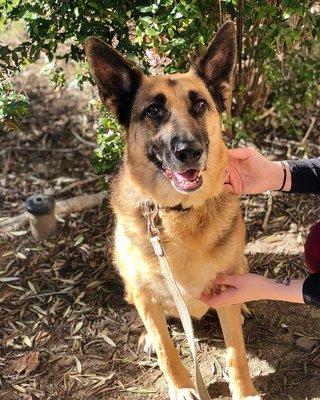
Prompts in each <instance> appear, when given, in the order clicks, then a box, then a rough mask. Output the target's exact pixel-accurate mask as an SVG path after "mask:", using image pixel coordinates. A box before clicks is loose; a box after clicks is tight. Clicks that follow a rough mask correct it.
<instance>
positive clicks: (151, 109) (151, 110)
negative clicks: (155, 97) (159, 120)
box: [146, 104, 163, 117]
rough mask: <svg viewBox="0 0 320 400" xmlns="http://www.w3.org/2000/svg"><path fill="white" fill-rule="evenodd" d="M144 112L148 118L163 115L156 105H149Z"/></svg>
mask: <svg viewBox="0 0 320 400" xmlns="http://www.w3.org/2000/svg"><path fill="white" fill-rule="evenodd" d="M146 111H147V115H148V116H149V117H159V116H161V115H162V114H163V110H162V108H161V107H160V106H158V105H157V104H150V105H149V106H148V107H147V110H146Z"/></svg>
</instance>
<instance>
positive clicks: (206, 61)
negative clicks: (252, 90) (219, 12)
mask: <svg viewBox="0 0 320 400" xmlns="http://www.w3.org/2000/svg"><path fill="white" fill-rule="evenodd" d="M236 60H237V38H236V30H235V25H234V23H233V22H232V21H228V22H226V23H224V24H223V25H222V27H221V28H220V29H219V31H218V32H217V33H216V35H215V37H214V38H213V39H212V41H211V42H210V44H209V46H208V47H207V50H206V52H205V54H204V55H203V56H202V57H200V58H199V59H198V60H197V61H196V64H195V66H194V67H193V68H194V70H195V71H196V73H197V74H198V75H199V76H200V77H201V78H202V79H203V80H204V82H205V84H206V86H207V87H208V89H209V91H210V93H211V96H212V97H213V99H214V100H215V103H216V105H217V107H218V111H219V112H222V111H224V110H227V111H230V108H231V99H232V89H233V81H234V73H235V66H236Z"/></svg>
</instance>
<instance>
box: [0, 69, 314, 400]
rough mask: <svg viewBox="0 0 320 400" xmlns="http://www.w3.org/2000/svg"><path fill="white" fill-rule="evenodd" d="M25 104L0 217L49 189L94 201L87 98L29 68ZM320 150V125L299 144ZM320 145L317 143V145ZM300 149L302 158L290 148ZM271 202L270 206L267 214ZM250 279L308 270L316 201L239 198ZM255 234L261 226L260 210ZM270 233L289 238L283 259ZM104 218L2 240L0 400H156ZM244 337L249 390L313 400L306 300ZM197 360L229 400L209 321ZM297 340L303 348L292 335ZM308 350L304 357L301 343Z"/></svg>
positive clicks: (99, 211) (199, 328) (10, 137)
mask: <svg viewBox="0 0 320 400" xmlns="http://www.w3.org/2000/svg"><path fill="white" fill-rule="evenodd" d="M18 84H19V85H20V87H21V88H23V89H24V90H26V91H27V93H28V95H29V97H30V100H31V104H32V106H31V110H30V114H29V116H28V117H27V118H25V120H24V122H23V124H22V126H21V131H19V132H13V133H10V134H7V135H6V136H2V137H0V159H1V165H2V166H3V168H1V170H0V200H1V202H0V210H1V214H0V217H1V218H4V217H8V216H14V215H16V214H18V213H20V212H22V211H23V210H24V201H25V200H26V198H27V197H28V196H29V195H31V194H34V193H36V192H42V191H44V190H51V191H53V192H54V193H55V195H56V199H62V198H69V197H72V196H76V195H79V194H82V193H90V192H97V191H99V190H100V189H101V188H102V187H103V184H104V183H103V179H100V180H99V179H97V180H94V177H95V175H94V172H93V170H92V167H91V164H90V154H91V152H92V149H93V147H92V146H91V145H90V144H88V143H85V142H83V140H82V141H81V140H80V139H79V136H80V138H83V139H85V140H86V141H87V142H94V136H93V132H94V124H95V123H96V119H95V118H96V117H95V116H92V115H91V113H90V112H88V111H87V110H86V104H87V100H88V96H89V95H90V93H89V92H86V93H81V92H79V91H76V90H71V89H65V90H63V91H54V90H53V88H52V87H51V86H49V85H48V83H47V81H46V80H45V79H44V78H43V77H41V76H40V75H39V70H38V69H37V68H30V69H29V70H28V71H26V72H24V73H23V74H22V76H21V77H20V78H19V80H18ZM309 141H310V143H311V144H312V143H313V145H312V146H310V145H309V146H307V147H306V149H307V151H308V155H309V156H311V155H313V154H315V153H316V151H317V149H319V145H320V142H319V126H318V127H317V129H316V130H315V132H314V133H313V134H312V135H311V136H310V137H309ZM315 145H316V146H318V147H316V146H315ZM259 147H260V148H263V150H264V151H265V153H266V154H268V155H271V156H273V157H274V158H283V157H284V158H285V157H286V156H287V154H292V155H295V154H297V150H299V149H300V147H301V146H300V147H299V146H297V144H296V143H295V142H288V143H286V144H285V145H283V143H282V142H279V143H278V141H277V140H276V138H275V137H274V136H273V135H272V133H269V134H268V135H265V136H262V137H261V139H260V143H259ZM300 150H301V149H300ZM268 204H269V206H268ZM242 205H243V212H244V215H245V220H246V224H247V228H248V241H249V242H252V241H254V240H257V239H258V240H262V241H264V243H267V244H270V246H273V247H271V249H273V251H271V252H268V251H266V250H265V249H264V247H262V249H260V250H259V249H258V247H253V250H252V249H251V250H250V251H249V250H248V253H250V254H249V262H250V267H251V270H252V271H255V272H258V273H261V274H265V275H268V276H280V277H282V278H283V277H286V276H290V277H299V276H304V275H305V274H306V269H305V267H304V261H303V256H302V252H301V249H302V243H303V239H304V237H305V235H306V233H307V230H308V227H309V226H310V224H311V223H312V222H313V221H316V220H317V219H318V218H319V210H320V204H319V200H318V199H317V198H316V197H314V196H300V195H288V194H279V195H274V196H273V197H268V195H261V196H255V197H244V198H243V199H242ZM268 209H269V211H270V216H269V218H267V220H265V230H262V224H263V222H264V219H266V214H268ZM276 233H283V234H286V235H287V234H288V233H291V234H292V238H293V239H292V240H291V239H290V241H289V243H288V246H289V251H290V252H291V254H290V255H288V254H286V253H285V252H284V251H283V249H282V250H281V244H282V243H279V241H276V240H274V239H273V238H274V237H275V236H273V235H274V234H276ZM111 235H112V216H111V215H110V212H109V210H108V205H107V200H106V201H105V202H104V203H103V204H101V206H100V207H96V208H93V209H89V210H87V211H85V212H83V213H82V214H71V215H70V216H68V217H64V218H63V219H60V221H59V231H58V234H57V236H56V237H55V238H54V239H52V240H48V241H45V242H36V241H34V240H33V239H32V238H31V236H30V234H29V231H28V229H26V230H19V231H16V232H14V233H13V234H12V235H6V234H4V233H2V235H1V236H0V246H1V252H0V321H1V325H0V399H1V400H17V399H19V400H22V399H23V400H32V399H46V400H51V399H55V400H58V399H64V400H69V399H90V400H100V399H108V400H113V399H136V398H137V399H159V400H160V399H167V394H166V385H165V381H164V378H163V376H162V374H161V372H160V371H159V368H158V364H157V360H156V359H155V358H152V357H148V356H146V355H143V354H137V340H138V337H139V335H140V333H141V331H142V324H141V321H140V320H139V318H138V317H137V313H136V311H135V309H134V308H133V307H131V306H129V305H128V304H126V303H125V301H124V299H123V288H122V284H121V281H120V279H119V277H118V275H117V273H116V271H115V269H114V267H113V266H112V265H111V262H110V244H111V241H112V237H111ZM250 309H251V311H252V317H251V318H249V319H246V321H245V324H244V335H245V341H246V347H247V353H248V358H249V363H250V370H251V374H252V376H253V377H254V378H253V379H254V383H255V385H256V386H257V388H258V389H259V390H260V392H261V393H263V394H265V398H266V399H270V400H280V399H290V400H306V399H308V400H311V399H320V334H319V327H320V323H319V321H320V311H319V310H316V309H314V308H312V307H308V306H305V305H291V304H287V303H281V302H267V301H262V302H253V303H251V304H250ZM170 330H171V334H172V336H173V338H174V341H175V343H176V345H177V347H178V348H179V351H180V353H181V356H182V358H183V360H184V361H185V363H186V365H188V366H190V365H191V364H190V356H189V352H188V349H187V347H186V341H185V335H184V333H183V331H182V330H181V326H180V323H179V322H178V321H174V320H173V321H170ZM195 330H196V337H197V340H198V344H199V357H200V364H201V369H202V371H203V374H204V377H205V381H206V383H207V384H208V385H209V391H210V395H211V397H212V398H219V399H227V398H229V391H228V384H227V374H226V371H225V362H224V354H225V351H224V344H223V339H222V333H221V329H220V326H219V322H218V319H217V316H216V314H215V312H214V311H212V312H210V313H209V314H208V315H207V316H205V318H203V319H202V320H201V321H196V322H195ZM299 337H303V338H305V339H312V340H313V341H310V340H304V341H305V342H306V345H302V344H301V343H300V341H299V340H298V343H297V339H298V338H299ZM307 345H310V348H309V349H306V348H305V346H307Z"/></svg>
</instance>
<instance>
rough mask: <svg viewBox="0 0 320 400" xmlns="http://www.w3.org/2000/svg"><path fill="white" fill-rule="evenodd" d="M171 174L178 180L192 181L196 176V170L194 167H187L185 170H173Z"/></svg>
mask: <svg viewBox="0 0 320 400" xmlns="http://www.w3.org/2000/svg"><path fill="white" fill-rule="evenodd" d="M173 176H174V178H175V179H176V180H177V181H178V182H183V181H193V180H194V179H196V177H197V176H198V171H197V170H196V169H188V171H185V172H173Z"/></svg>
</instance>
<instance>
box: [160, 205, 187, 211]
mask: <svg viewBox="0 0 320 400" xmlns="http://www.w3.org/2000/svg"><path fill="white" fill-rule="evenodd" d="M160 209H161V210H164V211H182V212H185V211H189V210H191V207H187V208H183V207H182V204H181V203H179V204H177V205H176V206H173V207H160Z"/></svg>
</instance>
